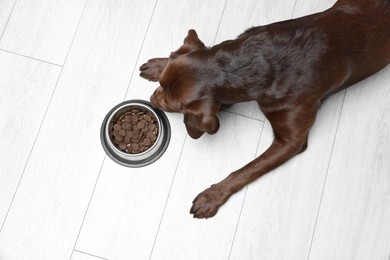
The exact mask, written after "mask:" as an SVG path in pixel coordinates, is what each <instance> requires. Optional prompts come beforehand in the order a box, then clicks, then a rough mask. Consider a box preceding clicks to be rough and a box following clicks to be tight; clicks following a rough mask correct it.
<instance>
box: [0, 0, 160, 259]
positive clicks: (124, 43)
mask: <svg viewBox="0 0 390 260" xmlns="http://www.w3.org/2000/svg"><path fill="white" fill-rule="evenodd" d="M154 5H155V1H152V0H150V1H137V2H134V1H121V2H117V1H115V2H113V1H104V0H93V1H89V2H88V6H87V7H86V11H85V13H84V17H83V20H82V22H81V25H80V27H79V30H78V33H77V35H76V38H75V40H74V44H73V46H72V51H71V52H70V54H69V57H68V59H67V61H66V64H65V67H64V68H63V71H62V74H61V78H60V81H59V82H58V85H57V88H56V91H55V93H54V96H53V99H52V102H51V105H50V107H49V110H48V112H47V114H46V117H45V120H44V122H43V125H42V127H41V131H40V134H39V136H38V138H37V141H36V143H35V146H34V151H33V153H32V154H31V157H30V160H29V163H28V165H27V168H26V170H25V173H24V177H23V179H22V181H21V183H20V186H19V190H18V192H17V194H16V197H15V199H14V202H13V204H12V207H11V210H10V212H9V215H8V218H7V219H6V222H5V225H4V228H3V231H2V233H1V234H0V240H1V243H0V252H1V253H2V256H4V257H5V258H6V259H42V260H43V259H49V260H52V259H56V260H57V259H58V260H60V259H69V258H70V255H71V253H72V252H73V248H74V245H75V243H76V238H77V236H78V233H79V230H80V227H81V224H82V221H83V218H84V215H85V212H86V209H87V205H88V203H89V200H90V198H91V195H92V191H93V188H94V186H95V183H96V180H97V178H98V174H99V171H100V168H101V165H102V162H103V158H104V151H103V149H102V147H101V145H100V135H99V129H100V125H101V122H102V121H103V118H104V116H105V114H106V113H107V111H108V110H109V109H110V108H111V107H112V106H113V104H116V103H118V102H119V101H121V100H123V97H124V94H125V92H126V89H127V86H128V82H129V79H130V76H131V71H132V70H133V69H134V66H135V60H136V57H137V55H138V53H139V50H140V48H141V44H142V39H143V37H144V34H145V32H146V28H147V25H148V23H149V21H150V18H151V15H152V11H153V8H154ZM113 13H114V14H115V15H112V14H113ZM141 14H142V15H141Z"/></svg>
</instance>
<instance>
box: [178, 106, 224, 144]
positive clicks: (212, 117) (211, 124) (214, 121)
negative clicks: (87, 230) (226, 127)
mask: <svg viewBox="0 0 390 260" xmlns="http://www.w3.org/2000/svg"><path fill="white" fill-rule="evenodd" d="M205 103H208V102H205V101H196V102H193V103H192V104H191V105H190V106H191V107H190V108H189V109H188V108H187V109H185V111H184V124H185V126H186V129H187V132H188V134H189V135H190V136H191V137H192V138H194V139H198V138H199V137H201V136H202V135H203V133H205V132H206V133H208V134H215V133H216V132H217V131H218V129H219V120H218V117H217V114H216V112H217V110H218V109H215V108H213V107H211V106H210V105H209V104H205Z"/></svg>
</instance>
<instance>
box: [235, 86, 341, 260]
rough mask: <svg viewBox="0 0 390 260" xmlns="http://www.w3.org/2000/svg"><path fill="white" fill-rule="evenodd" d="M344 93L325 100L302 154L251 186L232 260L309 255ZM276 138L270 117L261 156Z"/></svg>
mask: <svg viewBox="0 0 390 260" xmlns="http://www.w3.org/2000/svg"><path fill="white" fill-rule="evenodd" d="M343 97H344V95H343V93H339V94H336V95H335V96H333V97H331V98H329V100H327V101H326V102H325V103H324V104H323V106H322V108H321V109H320V111H319V114H318V117H317V120H316V123H315V125H314V127H313V129H312V131H311V133H310V136H309V147H308V149H307V150H306V151H305V152H304V153H303V154H300V155H298V156H297V157H295V158H293V159H291V160H290V161H289V162H287V163H285V164H284V165H282V166H280V167H279V168H277V169H276V170H273V171H272V172H271V173H268V174H267V175H265V176H264V177H262V178H260V179H259V180H257V181H256V182H255V183H253V184H251V185H249V187H248V190H247V194H246V198H245V203H244V207H243V210H242V214H241V218H240V223H239V226H238V230H237V234H236V237H235V241H234V245H233V249H232V253H231V259H283V258H291V259H306V257H307V255H308V253H309V248H310V243H311V238H312V234H313V230H314V226H315V220H316V216H317V211H318V207H319V205H320V200H321V194H322V187H323V185H324V182H325V176H326V171H327V168H328V163H329V159H330V155H331V152H332V144H333V140H334V138H335V133H336V129H337V120H338V116H337V115H339V114H340V112H341V107H342V101H343ZM272 139H273V133H272V128H271V126H270V124H269V123H268V121H267V122H266V125H265V128H264V130H263V134H262V136H261V141H260V146H259V154H261V153H262V152H263V151H264V150H265V149H266V148H268V146H269V145H270V144H271V142H272Z"/></svg>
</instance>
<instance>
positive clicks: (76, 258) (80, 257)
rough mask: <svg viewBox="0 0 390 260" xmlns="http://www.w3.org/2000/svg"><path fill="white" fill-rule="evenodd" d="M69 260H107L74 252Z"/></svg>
mask: <svg viewBox="0 0 390 260" xmlns="http://www.w3.org/2000/svg"><path fill="white" fill-rule="evenodd" d="M70 260H107V259H105V258H101V257H97V256H92V255H89V254H85V253H81V252H78V251H75V252H73V255H72V258H71V259H70Z"/></svg>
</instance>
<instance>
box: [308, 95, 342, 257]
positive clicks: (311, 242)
mask: <svg viewBox="0 0 390 260" xmlns="http://www.w3.org/2000/svg"><path fill="white" fill-rule="evenodd" d="M346 95H347V90H346V89H345V90H344V96H343V101H342V102H341V109H340V114H339V118H338V121H337V127H336V132H335V135H334V138H333V143H332V149H331V153H330V156H329V162H328V167H327V169H326V174H325V179H324V184H323V186H322V192H321V197H320V203H319V205H318V209H317V216H316V220H315V223H314V228H313V234H312V237H311V241H310V247H309V252H308V255H307V260H309V259H310V254H311V249H312V246H313V241H314V235H315V233H316V229H317V222H318V217H319V215H320V211H321V205H322V199H323V197H324V192H325V188H326V182H327V179H328V174H329V168H330V165H331V163H332V158H333V149H334V145H335V143H336V138H337V133H338V130H339V126H340V120H341V115H342V113H343V107H344V101H345V96H346Z"/></svg>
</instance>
